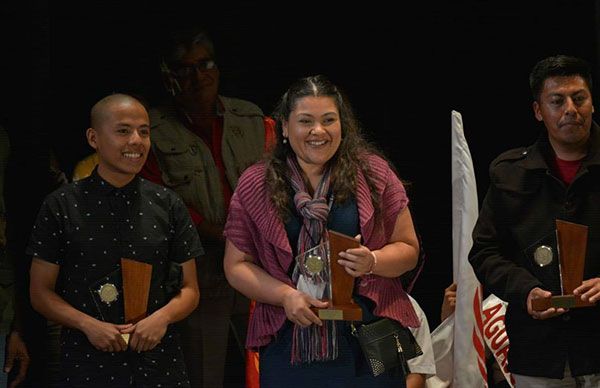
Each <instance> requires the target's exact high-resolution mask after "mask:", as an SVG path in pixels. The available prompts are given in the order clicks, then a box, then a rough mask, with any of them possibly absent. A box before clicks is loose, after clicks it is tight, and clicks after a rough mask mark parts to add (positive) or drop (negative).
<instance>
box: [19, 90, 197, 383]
mask: <svg viewBox="0 0 600 388" xmlns="http://www.w3.org/2000/svg"><path fill="white" fill-rule="evenodd" d="M86 136H87V140H88V143H89V144H90V146H92V147H93V148H94V149H95V150H96V153H97V155H98V166H97V167H96V168H95V169H94V171H93V173H92V175H91V176H89V177H88V178H86V179H83V180H81V181H78V182H74V183H71V184H69V185H63V186H62V187H61V188H59V189H58V190H56V191H54V192H53V193H51V194H50V195H48V196H47V197H46V199H45V201H44V203H43V205H42V207H41V210H40V212H39V214H38V217H37V220H36V223H35V226H34V229H33V232H32V235H31V239H30V242H29V246H28V248H27V252H28V253H29V254H31V255H33V262H32V266H31V286H30V293H31V300H32V305H33V307H34V308H35V309H36V310H37V311H38V312H40V313H41V314H42V315H44V316H45V317H46V318H48V319H49V320H52V321H55V322H58V323H60V324H61V325H63V330H62V333H61V336H62V349H61V377H62V379H63V383H62V385H61V387H88V388H89V387H129V386H135V387H150V386H152V387H157V386H158V387H160V386H163V387H189V382H188V377H187V374H186V371H185V366H184V363H183V357H182V354H181V350H180V343H179V337H178V334H177V333H176V331H175V330H174V328H173V327H172V324H173V323H174V322H177V321H179V320H181V319H183V318H184V317H185V316H187V315H188V314H189V313H190V312H191V311H192V310H193V309H194V308H195V307H196V305H197V304H198V298H199V292H198V285H197V281H196V267H195V260H194V258H195V257H196V256H198V255H201V254H202V253H203V250H202V246H201V245H200V241H199V238H198V234H197V232H196V229H195V228H194V227H193V224H192V221H191V219H190V216H189V214H188V212H187V209H186V207H185V205H184V204H183V202H182V201H181V200H180V199H179V197H178V196H177V195H176V194H175V193H174V192H172V191H170V190H169V189H166V188H164V187H161V186H158V185H156V184H154V183H151V182H148V181H146V180H144V179H142V178H139V177H137V173H138V172H139V171H140V169H141V168H142V166H143V165H144V162H145V161H146V157H147V154H148V150H149V148H150V123H149V119H148V113H147V112H146V109H145V108H144V107H143V105H142V104H141V103H140V102H139V101H138V100H136V99H135V98H133V97H131V96H128V95H124V94H115V95H110V96H108V97H105V98H103V99H102V100H100V101H99V102H98V103H96V104H95V105H94V107H93V108H92V110H91V127H90V128H89V129H88V130H87V132H86ZM121 258H128V259H132V260H136V261H139V262H144V263H147V264H150V265H152V279H151V285H150V293H149V298H148V309H147V317H146V318H144V319H142V320H140V321H138V322H137V323H135V324H124V319H123V302H122V301H123V295H122V286H121V284H120V282H121V272H120V261H121ZM173 268H181V273H182V280H181V281H180V282H178V284H177V286H176V287H172V283H173V282H172V278H171V277H170V276H169V274H170V273H172V271H170V269H171V270H172V269H173ZM123 334H128V335H129V336H128V338H129V343H127V342H126V341H125V339H124V338H126V336H123Z"/></svg>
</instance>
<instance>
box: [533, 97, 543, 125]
mask: <svg viewBox="0 0 600 388" xmlns="http://www.w3.org/2000/svg"><path fill="white" fill-rule="evenodd" d="M533 113H534V114H535V118H536V119H537V121H544V118H543V117H542V112H541V111H540V104H538V102H537V101H534V102H533Z"/></svg>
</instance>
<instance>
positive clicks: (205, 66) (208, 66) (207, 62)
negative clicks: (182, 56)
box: [173, 59, 217, 78]
mask: <svg viewBox="0 0 600 388" xmlns="http://www.w3.org/2000/svg"><path fill="white" fill-rule="evenodd" d="M216 67H217V64H216V63H215V61H213V60H212V59H202V60H200V61H198V62H196V63H194V64H191V65H180V66H177V67H173V74H175V76H176V77H178V78H189V77H191V76H192V75H195V74H196V72H198V71H207V70H212V69H215V68H216Z"/></svg>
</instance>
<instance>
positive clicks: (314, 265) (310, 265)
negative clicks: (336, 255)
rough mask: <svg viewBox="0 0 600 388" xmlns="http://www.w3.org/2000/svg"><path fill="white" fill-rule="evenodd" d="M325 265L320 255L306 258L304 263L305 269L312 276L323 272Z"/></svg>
mask: <svg viewBox="0 0 600 388" xmlns="http://www.w3.org/2000/svg"><path fill="white" fill-rule="evenodd" d="M324 266H325V263H324V262H323V258H322V257H321V256H319V255H308V256H306V260H305V262H304V267H305V268H306V270H307V271H308V273H309V274H311V275H316V274H318V273H320V272H321V271H323V268H324Z"/></svg>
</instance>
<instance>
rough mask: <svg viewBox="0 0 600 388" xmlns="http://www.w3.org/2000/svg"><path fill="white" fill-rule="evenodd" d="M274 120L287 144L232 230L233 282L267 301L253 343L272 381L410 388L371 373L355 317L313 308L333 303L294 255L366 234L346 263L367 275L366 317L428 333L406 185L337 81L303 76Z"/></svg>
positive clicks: (239, 202)
mask: <svg viewBox="0 0 600 388" xmlns="http://www.w3.org/2000/svg"><path fill="white" fill-rule="evenodd" d="M273 116H274V118H275V119H276V124H277V127H276V131H277V136H278V139H277V144H276V146H275V148H274V150H273V151H272V153H271V155H270V156H269V157H268V158H267V160H266V161H263V162H260V163H257V164H255V165H253V166H251V167H250V168H248V169H247V170H246V171H245V172H244V174H243V175H242V176H241V177H240V180H239V182H238V186H237V188H236V190H235V193H234V195H233V197H232V199H231V205H230V209H229V215H228V218H227V224H226V227H225V236H226V238H227V245H226V250H225V261H224V266H225V273H226V275H227V279H228V280H229V282H230V283H231V285H232V286H233V287H234V288H236V289H238V290H239V291H240V292H242V293H243V294H245V295H247V296H248V297H250V298H252V299H254V300H256V302H257V303H256V308H255V310H254V313H253V314H252V318H251V321H250V324H249V329H248V337H247V343H246V345H247V347H249V348H251V349H254V350H256V349H260V386H261V387H262V388H268V387H281V386H284V385H285V386H287V387H306V386H311V385H314V384H315V383H316V382H318V385H319V386H329V387H351V386H360V387H403V386H404V379H405V377H404V376H403V375H402V373H395V374H382V375H379V376H377V377H374V376H372V375H371V374H370V372H369V370H368V368H367V365H366V363H365V359H364V356H363V354H362V352H361V351H360V348H359V345H358V342H357V340H356V339H355V338H354V337H353V336H352V335H351V327H350V324H349V323H348V322H343V321H325V320H323V321H322V320H321V319H319V317H317V315H315V314H314V313H313V311H312V310H311V308H315V307H316V308H325V307H327V306H328V304H327V303H326V302H324V301H321V300H320V298H321V296H320V295H319V292H318V291H317V289H318V288H319V287H311V286H310V285H308V286H307V284H310V282H309V281H307V280H306V279H307V276H308V275H306V274H305V273H304V272H303V271H304V270H303V266H302V264H299V263H300V261H297V260H294V257H295V256H296V255H298V254H299V253H302V252H306V251H308V250H310V249H312V248H315V247H316V246H318V245H319V244H321V243H322V242H323V241H325V240H326V232H327V230H334V231H337V232H340V233H343V234H346V235H350V236H356V237H355V238H356V239H357V240H358V241H359V244H358V248H351V249H347V250H345V251H343V252H340V253H339V255H340V257H341V258H342V259H341V260H339V261H338V262H337V264H340V265H342V266H343V267H344V269H345V271H346V272H347V273H348V274H350V275H351V276H352V277H354V279H355V281H354V283H355V287H354V294H353V299H354V301H355V302H356V303H357V304H358V305H359V306H360V307H361V309H362V315H363V322H369V321H374V320H378V319H379V318H380V317H388V318H391V319H394V320H396V321H398V322H400V323H401V324H402V325H404V326H409V327H417V326H419V320H418V318H417V316H416V314H415V311H414V309H413V307H412V305H411V303H410V301H409V299H408V297H407V294H406V292H405V290H404V289H403V288H402V283H401V281H400V275H402V274H404V273H405V272H407V271H409V270H411V269H413V268H414V267H415V265H416V264H417V257H418V254H419V243H418V240H417V236H416V233H415V229H414V227H413V222H412V218H411V215H410V211H409V209H408V197H407V195H406V192H405V190H404V186H403V185H402V183H401V181H400V179H399V178H398V177H397V175H396V173H395V172H394V170H393V169H392V167H391V166H390V164H389V163H388V162H387V161H386V160H385V159H384V158H383V157H382V156H381V155H380V153H379V152H378V151H377V150H375V149H374V148H373V147H371V146H370V145H369V144H367V142H365V141H364V140H363V138H362V137H361V135H360V131H359V125H358V122H357V121H356V119H355V118H354V114H353V112H352V110H351V109H350V105H349V103H348V101H347V100H346V99H345V98H344V96H343V95H342V93H341V92H340V91H339V90H338V88H337V87H336V86H335V85H334V84H332V83H331V82H330V81H329V80H328V79H327V78H325V77H323V76H313V77H306V78H302V79H300V80H298V81H296V82H295V83H294V84H293V85H292V86H291V87H290V88H289V89H288V91H287V92H286V93H285V94H284V95H283V97H282V98H281V100H280V102H279V104H278V106H277V108H276V110H275V113H274V115H273ZM383 209H385V211H383ZM337 264H333V263H332V265H337ZM311 268H318V269H316V270H315V271H321V270H320V268H322V266H316V267H311ZM313 275H314V274H313ZM315 277H316V275H315ZM311 281H312V280H311ZM315 282H316V283H315V284H317V283H318V281H317V280H315ZM275 338H277V341H273V340H274V339H275ZM290 359H291V361H290ZM294 364H296V365H294ZM297 364H301V367H300V368H299V367H297V366H298V365H297Z"/></svg>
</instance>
